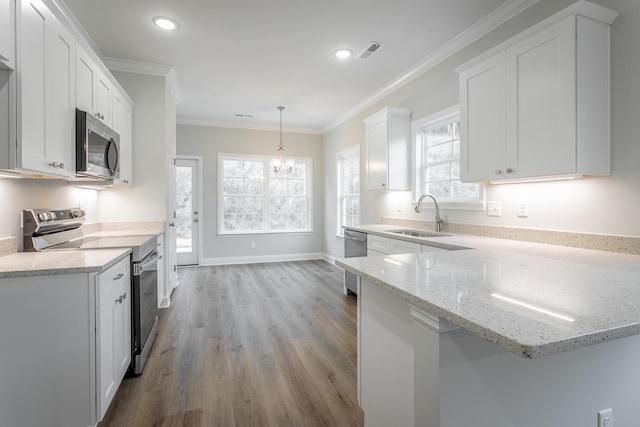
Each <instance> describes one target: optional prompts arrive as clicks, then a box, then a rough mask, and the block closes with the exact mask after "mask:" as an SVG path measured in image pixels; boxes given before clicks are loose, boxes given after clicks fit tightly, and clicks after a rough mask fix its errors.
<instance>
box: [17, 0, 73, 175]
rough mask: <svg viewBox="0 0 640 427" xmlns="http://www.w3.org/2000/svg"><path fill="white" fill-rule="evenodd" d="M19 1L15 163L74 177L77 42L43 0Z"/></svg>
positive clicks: (21, 166)
mask: <svg viewBox="0 0 640 427" xmlns="http://www.w3.org/2000/svg"><path fill="white" fill-rule="evenodd" d="M19 3H20V9H19V15H18V21H17V25H18V29H19V31H18V55H19V57H18V61H19V62H18V64H19V66H18V67H17V72H18V90H17V93H18V150H17V156H16V157H17V159H16V163H17V166H18V167H19V168H21V169H26V170H29V171H34V172H42V173H44V174H47V175H54V176H62V177H70V176H73V175H74V174H75V158H74V157H73V154H74V149H73V148H74V145H75V137H74V135H75V132H74V129H73V109H72V105H73V103H71V104H70V103H69V101H70V99H73V84H72V82H73V67H69V58H72V57H73V56H74V46H75V43H74V40H73V38H72V37H71V35H70V34H69V33H68V32H67V31H66V30H65V29H64V27H63V26H62V25H61V24H60V22H59V21H58V20H57V19H56V18H55V17H54V16H53V14H52V13H51V12H50V11H49V9H48V8H47V7H46V6H45V5H44V4H43V3H42V2H41V1H40V0H25V1H20V2H19ZM69 108H71V110H69Z"/></svg>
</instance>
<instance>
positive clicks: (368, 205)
mask: <svg viewBox="0 0 640 427" xmlns="http://www.w3.org/2000/svg"><path fill="white" fill-rule="evenodd" d="M595 2H596V3H599V4H602V5H603V6H605V7H609V8H612V9H614V10H617V11H619V12H620V13H621V14H620V16H619V17H618V19H617V20H616V22H615V23H614V24H613V26H612V28H611V52H612V55H611V64H612V77H611V79H612V82H611V83H612V84H611V91H612V92H611V93H612V147H611V152H612V168H611V169H612V173H611V176H608V177H603V178H588V179H582V180H574V181H562V182H548V183H529V184H509V185H493V186H487V190H486V198H487V200H495V201H500V202H501V203H502V217H500V218H493V217H487V216H486V214H485V213H484V212H473V211H453V210H446V209H445V210H442V211H441V216H442V218H443V219H444V220H445V221H446V222H456V223H469V224H485V225H496V226H509V227H522V228H531V229H547V230H566V231H574V232H588V233H603V234H616V235H630V236H640V221H638V220H637V212H640V197H638V194H639V192H640V186H639V184H640V168H638V166H637V163H638V159H640V141H639V139H640V136H639V135H640V129H639V128H638V123H640V121H639V120H638V114H637V112H638V111H640V81H639V77H638V76H640V2H638V1H637V0H597V1H595ZM571 3H573V2H572V1H570V0H562V1H557V0H540V1H539V2H538V3H536V4H535V5H534V6H532V7H530V8H529V9H527V10H526V11H524V12H523V13H521V14H520V15H518V16H517V17H515V18H513V19H511V20H510V21H509V22H507V23H505V24H503V25H502V26H500V27H498V28H497V29H495V30H493V31H492V32H490V33H489V34H487V35H486V36H485V37H483V38H481V39H479V40H478V41H476V42H474V43H473V44H472V45H470V46H468V47H467V48H465V49H463V50H462V51H461V52H459V53H458V54H456V55H454V56H452V57H451V58H449V59H447V60H446V61H444V62H443V63H441V64H439V65H438V66H436V67H434V68H433V69H431V70H429V71H428V72H426V73H424V74H423V75H421V76H420V77H418V78H417V79H415V80H414V81H412V82H410V83H409V84H407V85H405V86H404V87H402V88H400V89H398V90H396V91H395V92H393V93H392V94H390V95H389V96H387V97H385V98H384V99H382V100H381V101H380V102H378V103H376V104H375V105H373V106H371V107H369V108H367V109H366V110H365V111H363V112H362V113H360V114H359V115H358V116H356V117H353V118H352V119H350V120H349V121H347V122H346V123H344V124H342V125H341V126H339V127H337V128H336V129H333V130H331V131H330V132H328V133H327V134H326V135H325V138H324V143H325V173H326V178H327V181H326V190H327V191H326V205H325V219H326V224H325V229H326V234H325V244H326V251H327V253H329V254H330V255H331V256H342V254H343V249H342V245H343V242H342V239H340V238H337V237H335V236H334V230H335V227H336V225H335V222H336V220H335V209H336V194H335V193H336V190H335V188H336V184H335V164H334V163H335V153H336V152H337V151H340V150H342V149H344V148H347V147H349V146H352V145H354V144H355V143H360V144H364V125H363V123H362V120H363V119H364V118H366V117H368V116H369V115H371V114H373V113H375V112H376V111H378V110H380V109H381V108H383V107H386V106H390V107H401V108H409V109H412V110H413V120H417V119H420V118H422V117H424V116H426V115H429V114H431V113H435V112H437V111H439V110H441V109H444V108H447V107H449V106H451V105H454V104H457V103H458V96H459V94H458V76H457V74H456V73H455V71H453V70H454V68H455V67H457V66H458V65H461V64H463V63H464V62H466V61H468V60H470V59H471V58H473V57H475V56H477V55H479V54H480V53H482V52H484V51H486V50H488V49H490V48H491V47H494V46H496V45H498V44H499V43H501V42H502V41H504V40H506V39H508V38H510V37H512V36H513V35H515V34H518V33H519V32H521V31H523V30H525V29H526V28H528V27H530V26H531V25H534V24H535V23H537V22H539V21H541V20H543V19H544V18H546V17H548V16H550V15H552V14H553V13H555V12H557V11H559V10H561V9H563V8H564V7H566V6H568V5H569V4H571ZM363 155H364V150H363ZM363 160H364V159H363ZM362 171H363V172H364V163H362ZM363 182H364V180H363ZM361 197H362V199H361V200H362V210H361V211H362V223H363V224H366V223H379V222H380V220H381V218H382V216H395V217H402V218H415V219H427V220H432V219H433V215H434V211H433V209H431V208H430V206H428V205H427V206H426V208H425V209H423V212H422V213H421V214H416V213H414V212H413V210H412V205H411V199H412V195H411V193H410V192H396V193H382V192H367V191H364V187H362V196H361ZM519 200H527V201H528V202H529V217H528V218H518V217H517V215H516V207H517V203H518V201H519Z"/></svg>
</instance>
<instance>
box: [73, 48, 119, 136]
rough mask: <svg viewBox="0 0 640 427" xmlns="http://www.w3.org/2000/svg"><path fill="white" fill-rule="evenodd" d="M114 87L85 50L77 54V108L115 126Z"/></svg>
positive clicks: (78, 51) (79, 50) (108, 124)
mask: <svg viewBox="0 0 640 427" xmlns="http://www.w3.org/2000/svg"><path fill="white" fill-rule="evenodd" d="M111 103H112V85H111V82H110V81H109V80H108V79H107V78H106V76H105V75H104V73H103V72H102V70H101V69H100V67H99V66H98V64H96V62H95V61H94V60H93V59H92V58H91V56H90V55H89V54H88V53H87V52H86V51H85V50H83V49H81V48H78V50H77V54H76V107H77V108H78V109H80V110H82V111H86V112H88V113H90V114H93V115H94V116H95V117H97V118H98V119H100V120H102V121H103V122H104V123H105V124H106V125H107V126H109V127H111V126H112V125H113V119H112V105H111Z"/></svg>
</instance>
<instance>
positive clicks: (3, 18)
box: [0, 0, 16, 69]
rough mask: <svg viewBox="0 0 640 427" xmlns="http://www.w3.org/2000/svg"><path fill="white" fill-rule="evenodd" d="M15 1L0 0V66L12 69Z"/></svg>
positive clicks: (14, 50) (13, 66)
mask: <svg viewBox="0 0 640 427" xmlns="http://www.w3.org/2000/svg"><path fill="white" fill-rule="evenodd" d="M14 7H15V0H0V65H1V64H4V65H5V66H7V67H9V68H11V69H13V68H15V65H14V58H15V52H16V49H15V47H16V46H15V37H14V26H13V23H14V22H15V11H14V9H13V8H14Z"/></svg>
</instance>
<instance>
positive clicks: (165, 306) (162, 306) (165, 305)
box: [158, 295, 171, 308]
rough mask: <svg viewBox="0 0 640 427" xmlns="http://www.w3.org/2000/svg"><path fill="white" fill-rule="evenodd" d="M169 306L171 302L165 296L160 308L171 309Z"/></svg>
mask: <svg viewBox="0 0 640 427" xmlns="http://www.w3.org/2000/svg"><path fill="white" fill-rule="evenodd" d="M169 306H171V301H170V300H169V297H168V296H166V295H165V296H163V297H162V299H161V300H160V305H159V306H158V308H169Z"/></svg>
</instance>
